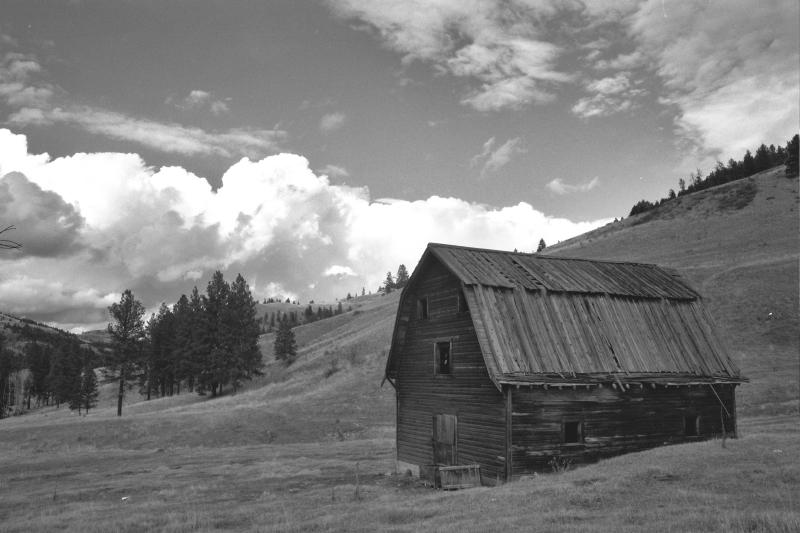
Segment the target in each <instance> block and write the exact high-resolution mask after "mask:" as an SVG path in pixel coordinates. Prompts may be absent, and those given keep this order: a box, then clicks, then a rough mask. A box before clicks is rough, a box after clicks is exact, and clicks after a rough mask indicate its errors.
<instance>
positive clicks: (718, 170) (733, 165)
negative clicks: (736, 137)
mask: <svg viewBox="0 0 800 533" xmlns="http://www.w3.org/2000/svg"><path fill="white" fill-rule="evenodd" d="M798 144H799V140H798V135H797V134H795V136H794V137H792V138H791V139H790V140H789V141H787V142H786V147H785V148H784V147H783V146H778V147H777V148H776V147H775V145H774V144H770V145H769V146H767V145H765V144H763V143H762V144H761V146H759V147H758V148H756V151H755V155H753V154H752V153H751V152H750V150H747V151H746V152H745V154H744V156H743V157H742V159H740V160H735V159H733V158H731V159H729V160H728V163H727V164H724V163H722V161H717V164H716V166H715V167H714V169H713V170H712V171H711V172H709V173H708V175H707V176H705V177H704V176H703V173H702V171H701V170H700V169H699V168H698V169H697V171H696V172H692V173H691V174H690V175H689V181H688V182H687V181H686V180H684V179H683V178H681V179H680V180H679V181H678V191H677V192H675V190H674V189H670V190H669V192H668V193H667V196H666V197H664V198H661V199H660V200H657V201H655V202H650V201H648V200H640V201H638V202H637V203H636V204H634V206H633V207H632V208H631V212H630V214H629V216H633V215H638V214H640V213H645V212H647V211H650V210H651V209H654V208H656V207H658V206H659V205H661V204H663V203H664V202H668V201H670V200H674V199H675V198H677V197H679V196H684V195H686V194H691V193H693V192H698V191H702V190H705V189H708V188H710V187H716V186H717V185H722V184H723V183H728V182H731V181H736V180H740V179H743V178H747V177H750V176H752V175H753V174H757V173H759V172H762V171H764V170H767V169H769V168H772V167H775V166H778V165H786V177H787V178H795V177H797V175H798Z"/></svg>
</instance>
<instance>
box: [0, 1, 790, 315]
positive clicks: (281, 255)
mask: <svg viewBox="0 0 800 533" xmlns="http://www.w3.org/2000/svg"><path fill="white" fill-rule="evenodd" d="M0 11H2V15H0V216H1V217H2V219H0V222H2V223H3V224H11V223H13V224H15V225H16V226H17V227H18V230H16V234H15V235H14V237H15V238H16V239H17V240H21V241H23V243H24V244H25V248H24V249H23V250H21V251H19V252H14V253H13V254H10V253H7V254H5V255H4V256H3V257H2V258H0V263H2V265H0V267H2V268H3V274H2V276H0V308H3V309H4V310H6V311H9V312H15V313H19V314H25V315H28V316H31V317H32V318H37V319H44V320H50V321H53V322H56V323H58V324H61V325H63V326H65V327H77V326H86V327H88V326H91V325H96V324H99V323H102V322H103V321H105V320H106V315H105V308H106V307H107V306H108V305H109V303H110V302H112V301H114V300H115V299H118V296H119V293H120V292H121V291H122V290H123V289H125V288H128V287H130V288H132V289H134V292H135V293H136V294H137V295H139V296H140V297H141V299H142V300H143V302H144V303H145V305H146V306H148V307H149V308H154V307H156V306H157V305H158V303H159V302H160V301H161V300H164V299H166V300H167V301H168V302H170V303H171V302H173V301H174V300H175V299H177V297H178V296H179V295H180V293H181V292H187V291H188V290H190V289H191V286H192V285H193V284H195V283H196V284H198V285H199V286H200V287H201V288H202V287H204V286H205V283H206V281H207V279H208V278H209V276H210V274H211V273H212V272H213V271H214V270H215V269H218V268H219V269H223V271H224V272H226V274H228V275H230V277H231V278H232V277H233V276H235V274H236V272H242V274H243V275H245V277H246V278H247V279H248V281H249V282H250V284H251V286H252V288H253V289H254V292H255V293H256V295H257V296H259V297H264V296H269V295H271V294H272V293H273V292H275V293H281V294H290V295H294V296H296V297H298V298H302V299H308V298H311V297H314V298H317V299H318V300H319V299H326V298H327V299H330V298H333V297H336V296H343V295H344V294H346V293H347V292H355V291H357V290H358V291H360V288H361V287H362V286H366V287H367V288H371V289H373V290H374V289H375V287H377V285H378V284H379V283H380V281H381V280H382V279H383V277H384V276H385V273H386V270H388V269H392V270H396V268H397V265H398V264H399V263H401V262H404V263H406V264H407V266H409V268H412V267H413V265H414V264H415V262H416V260H417V259H418V257H419V255H420V253H421V251H422V248H423V247H424V244H425V243H427V242H429V241H444V242H453V243H459V244H468V245H477V246H488V247H500V248H519V249H522V250H529V249H535V247H536V244H537V243H538V240H539V238H541V237H544V238H545V240H546V241H548V242H554V241H557V240H559V239H563V238H567V237H569V236H572V235H575V234H577V233H581V232H583V231H586V230H588V229H590V228H592V227H596V226H597V225H600V224H604V223H606V222H607V221H608V220H609V219H613V218H614V217H619V216H625V215H627V213H628V211H629V209H630V206H631V205H632V204H633V203H635V202H636V201H638V200H639V199H641V198H648V199H656V198H658V197H661V196H663V195H664V194H665V193H666V191H667V190H668V189H669V188H671V187H675V186H676V183H677V180H678V178H680V177H686V176H687V175H688V173H689V172H690V171H693V170H695V169H696V168H698V167H700V168H702V169H705V170H708V169H710V168H711V166H712V165H713V163H714V161H715V160H716V159H722V160H723V161H724V160H727V158H729V157H737V158H738V157H741V155H742V154H743V152H744V150H745V149H747V148H752V147H753V146H756V145H758V144H759V143H761V142H766V143H768V144H769V143H776V144H777V143H783V142H785V140H786V139H787V138H788V137H790V136H791V135H792V134H793V133H794V132H795V131H796V130H797V127H798V121H800V117H799V116H798V114H799V112H798V100H799V99H800V93H799V89H798V85H799V83H798V77H799V76H800V72H799V70H800V68H799V67H798V63H799V62H800V59H798V49H799V48H800V44H798V26H797V20H798V4H797V2H796V1H793V0H786V1H764V2H750V1H728V0H725V1H723V0H709V1H703V2H666V1H661V0H658V1H646V2H633V1H630V2H628V1H614V2H602V1H577V0H575V1H567V2H555V1H554V2H541V1H536V2H534V1H526V0H513V1H510V2H509V1H499V0H498V1H487V0H480V1H478V0H474V1H472V0H437V1H403V2H390V1H386V0H329V1H314V2H312V1H299V2H298V1H288V0H285V1H272V2H261V1H226V2H216V1H177V0H176V1H169V2H163V1H136V2H133V1H130V2H128V1H119V2H100V1H75V2H30V1H22V0H7V1H5V2H3V6H2V8H0Z"/></svg>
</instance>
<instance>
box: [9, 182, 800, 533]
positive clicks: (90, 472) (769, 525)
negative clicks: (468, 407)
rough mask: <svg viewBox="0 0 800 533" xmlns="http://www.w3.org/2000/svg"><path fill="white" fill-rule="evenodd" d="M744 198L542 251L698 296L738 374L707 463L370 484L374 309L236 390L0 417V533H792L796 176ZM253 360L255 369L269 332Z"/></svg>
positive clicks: (389, 322) (636, 460)
mask: <svg viewBox="0 0 800 533" xmlns="http://www.w3.org/2000/svg"><path fill="white" fill-rule="evenodd" d="M752 183H753V184H755V187H756V192H755V193H753V189H752V188H751V187H750V186H747V187H750V188H748V189H747V190H745V191H743V192H742V191H738V190H733V192H730V191H729V192H725V195H724V196H720V195H718V194H716V193H715V191H713V190H710V191H703V192H702V193H701V194H700V195H698V196H696V197H695V195H692V197H687V198H683V199H681V202H678V203H675V204H673V205H672V206H670V208H669V209H670V210H669V211H668V212H667V213H666V214H665V213H661V214H660V215H659V216H658V217H654V218H653V219H652V220H651V221H650V222H649V223H647V224H638V225H634V224H633V223H632V221H630V220H626V221H624V222H623V223H620V224H616V225H611V226H608V227H606V228H602V229H601V230H598V231H597V232H594V233H593V234H590V235H589V236H587V237H585V238H583V239H579V240H576V241H572V242H568V243H562V246H560V247H555V248H557V249H556V250H552V249H551V251H555V252H557V253H569V254H572V255H583V256H589V257H592V256H594V257H606V258H617V259H628V260H639V261H652V262H657V263H661V264H664V265H668V266H673V267H676V268H679V269H681V270H682V271H683V272H684V273H685V274H686V275H687V276H688V277H689V278H690V280H691V281H692V282H693V283H694V284H695V285H696V286H698V287H699V288H700V290H701V292H702V293H703V294H704V295H705V296H706V300H707V301H708V303H709V307H710V309H711V312H712V314H713V316H714V317H715V319H716V321H717V322H718V324H719V325H720V328H721V330H722V332H723V335H724V336H725V338H726V339H727V341H728V342H729V344H730V346H731V350H732V353H733V355H734V357H736V358H737V360H738V361H739V364H740V365H741V367H742V368H743V370H744V373H745V374H746V375H748V376H749V377H750V378H751V379H752V383H750V384H747V385H744V386H743V387H741V389H739V394H738V398H739V406H740V414H741V413H744V416H743V418H742V420H741V423H740V430H741V433H742V435H743V438H741V439H738V440H729V441H728V443H727V448H726V449H723V448H722V447H721V446H720V443H719V442H717V441H712V442H706V443H693V444H683V445H679V446H670V447H665V448H660V449H656V450H650V451H647V452H641V453H637V454H630V455H626V456H622V457H617V458H614V459H610V460H607V461H602V462H600V463H598V464H595V465H590V466H587V467H582V468H577V469H573V470H569V471H564V472H561V473H559V474H557V475H556V474H549V475H541V476H535V477H532V478H529V479H526V480H524V481H520V482H517V483H512V484H508V485H506V486H502V487H498V488H480V489H472V490H467V491H461V492H452V493H443V492H437V491H433V490H430V489H425V488H423V487H421V486H420V485H419V484H417V483H416V482H415V481H414V480H412V479H410V478H406V477H402V476H401V477H398V476H394V475H387V474H390V473H391V472H392V471H393V469H394V462H393V459H394V405H395V404H394V401H395V399H394V391H393V390H392V389H391V387H388V386H387V387H385V388H380V386H379V384H380V380H381V377H382V374H383V368H384V365H385V361H386V353H387V350H388V346H389V342H390V337H391V331H392V326H393V323H394V314H395V311H396V306H397V296H398V295H397V293H394V294H392V295H389V296H386V297H382V296H377V295H376V296H371V297H365V298H358V299H357V300H355V301H354V302H353V306H354V310H353V311H352V312H350V313H345V314H343V315H340V316H337V317H334V318H332V319H328V320H324V321H320V322H315V323H312V324H308V325H306V326H301V327H299V328H297V330H296V334H297V339H298V343H299V346H300V349H299V357H298V360H297V362H296V363H295V364H293V365H291V366H289V367H285V366H283V365H280V364H278V363H273V362H268V363H269V364H268V365H267V369H266V370H267V375H266V376H264V377H263V378H261V379H259V380H257V381H255V382H253V383H251V384H249V385H248V386H247V387H246V388H245V389H244V390H241V391H240V392H239V393H238V394H236V395H228V396H223V397H221V398H216V399H213V400H212V399H210V398H208V397H198V396H197V395H193V394H188V395H187V394H185V395H181V396H178V397H172V398H162V399H154V400H151V401H149V402H144V401H141V398H139V397H138V396H136V395H135V394H132V393H131V394H130V395H129V396H128V397H127V399H126V405H125V408H124V416H123V418H121V419H119V418H117V417H116V416H114V415H115V411H114V398H113V391H112V390H110V388H111V387H113V385H109V390H108V391H106V394H105V395H103V396H101V401H102V403H101V406H100V408H98V409H97V410H94V411H92V412H91V413H90V414H89V416H85V417H79V416H77V415H76V414H73V413H70V412H69V411H67V410H66V409H65V408H62V409H60V410H56V409H53V408H49V409H44V410H41V411H39V412H37V413H32V414H30V415H26V416H24V417H17V418H11V419H5V420H0V450H2V452H0V531H9V532H12V531H26V532H27V531H56V530H58V531H65V530H66V531H89V532H91V531H98V532H99V531H103V532H105V531H137V532H139V531H143V530H153V531H215V530H224V531H420V530H429V531H459V532H461V531H467V532H469V531H476V532H477V531H480V532H483V531H494V530H500V529H508V530H522V531H565V532H579V531H580V532H583V531H586V532H589V531H614V532H615V533H617V532H628V531H630V532H634V531H642V530H651V531H676V532H677V531H680V532H683V531H734V532H738V531H741V532H745V531H747V532H760V531H764V532H766V531H779V532H780V531H798V530H800V514H799V513H798V508H799V507H800V502H799V501H798V494H800V490H798V489H799V488H800V468H799V467H798V464H797V460H796V458H797V457H798V456H800V446H799V445H798V436H799V435H798V429H799V428H798V424H797V398H798V391H797V386H798V383H797V376H798V373H799V372H800V370H799V369H798V365H799V364H800V363H798V359H797V354H798V351H800V350H799V349H798V337H799V336H800V327H798V256H800V254H799V253H798V238H797V231H796V220H797V203H798V202H797V181H796V180H794V181H790V180H785V179H783V178H778V179H776V178H775V177H770V176H766V177H765V176H761V177H756V178H754V179H753V180H752ZM720 198H722V199H720ZM745 199H746V200H747V202H745ZM720 202H723V203H724V204H725V205H724V206H723V207H724V209H723V211H722V213H720V208H721V204H720ZM739 204H743V205H741V206H740V205H739ZM711 215H714V216H711ZM642 243H647V246H642ZM559 250H560V251H559ZM769 313H772V315H770V314H769ZM262 346H263V348H264V352H265V354H266V359H270V357H269V354H271V338H270V336H264V337H263V338H262ZM333 361H336V363H335V365H336V368H338V371H336V372H330V369H331V368H333V367H332V365H333V364H334V363H333ZM326 374H327V376H326ZM756 415H757V416H756ZM356 465H358V469H359V470H358V471H359V479H358V484H356V480H355V471H356ZM356 489H358V497H356ZM123 498H125V499H124V500H123Z"/></svg>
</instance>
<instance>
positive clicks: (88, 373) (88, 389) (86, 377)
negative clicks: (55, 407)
mask: <svg viewBox="0 0 800 533" xmlns="http://www.w3.org/2000/svg"><path fill="white" fill-rule="evenodd" d="M97 397H98V390H97V376H96V375H95V373H94V369H93V368H92V365H91V364H87V365H86V366H84V367H83V372H82V374H81V392H80V399H81V401H82V402H83V409H84V412H85V413H87V414H88V413H89V409H90V408H92V407H95V406H97ZM79 412H80V410H79Z"/></svg>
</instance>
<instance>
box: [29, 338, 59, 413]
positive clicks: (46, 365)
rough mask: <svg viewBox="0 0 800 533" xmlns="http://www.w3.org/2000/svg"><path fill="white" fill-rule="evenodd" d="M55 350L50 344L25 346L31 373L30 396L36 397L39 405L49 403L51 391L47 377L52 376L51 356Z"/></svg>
mask: <svg viewBox="0 0 800 533" xmlns="http://www.w3.org/2000/svg"><path fill="white" fill-rule="evenodd" d="M52 351H53V348H52V347H51V346H50V345H49V344H44V343H39V342H32V343H29V344H27V345H26V346H25V363H26V366H27V367H28V369H29V370H30V372H31V390H30V394H31V395H33V396H35V397H36V403H37V405H41V404H42V403H43V402H46V401H47V398H48V397H49V390H48V387H47V376H48V374H50V354H51V353H52Z"/></svg>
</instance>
